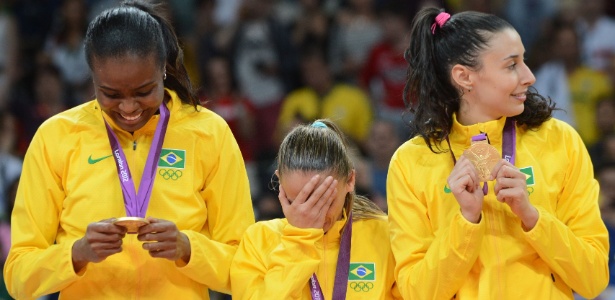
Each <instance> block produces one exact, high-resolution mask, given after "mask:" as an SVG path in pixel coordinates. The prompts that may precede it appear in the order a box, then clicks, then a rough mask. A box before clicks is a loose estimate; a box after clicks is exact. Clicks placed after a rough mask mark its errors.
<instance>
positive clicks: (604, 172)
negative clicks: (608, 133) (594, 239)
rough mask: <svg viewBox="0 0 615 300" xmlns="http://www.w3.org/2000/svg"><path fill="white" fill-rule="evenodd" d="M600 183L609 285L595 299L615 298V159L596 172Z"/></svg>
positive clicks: (606, 299)
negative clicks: (607, 240)
mask: <svg viewBox="0 0 615 300" xmlns="http://www.w3.org/2000/svg"><path fill="white" fill-rule="evenodd" d="M596 176H597V178H598V182H599V183H600V213H601V215H602V220H604V224H606V228H607V229H608V231H609V240H610V245H611V247H610V249H609V270H610V278H609V286H608V288H607V289H606V290H605V291H604V292H603V293H602V294H601V297H600V298H597V299H605V300H608V299H614V298H615V247H613V245H615V160H613V161H611V162H608V163H604V164H603V165H601V166H600V168H599V169H598V172H597V173H596Z"/></svg>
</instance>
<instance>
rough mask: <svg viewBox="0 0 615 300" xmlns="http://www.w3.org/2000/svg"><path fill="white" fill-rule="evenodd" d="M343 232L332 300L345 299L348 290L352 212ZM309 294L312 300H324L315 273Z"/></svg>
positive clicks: (311, 279)
mask: <svg viewBox="0 0 615 300" xmlns="http://www.w3.org/2000/svg"><path fill="white" fill-rule="evenodd" d="M343 230H344V232H343V233H342V238H341V242H340V251H339V253H338V255H337V266H336V269H335V282H334V284H333V299H332V300H344V299H346V290H347V289H348V273H349V272H350V244H351V237H352V212H350V214H349V215H348V221H346V225H344V229H343ZM309 285H310V293H311V294H312V300H324V299H325V296H324V295H323V293H322V289H321V288H320V283H319V282H318V278H316V273H314V274H312V277H310V282H309Z"/></svg>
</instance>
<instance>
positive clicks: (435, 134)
mask: <svg viewBox="0 0 615 300" xmlns="http://www.w3.org/2000/svg"><path fill="white" fill-rule="evenodd" d="M440 12H441V10H439V9H437V8H433V7H428V8H424V9H422V10H421V11H419V12H418V13H417V15H416V16H415V18H414V20H413V23H412V29H411V37H410V45H409V47H408V49H407V50H406V52H405V53H404V56H405V58H406V61H407V62H408V63H409V66H408V76H407V81H406V86H405V90H404V102H405V103H406V106H407V107H408V108H409V110H410V112H411V113H412V114H413V120H412V121H410V128H411V131H412V135H411V136H417V135H420V136H421V137H423V139H424V140H425V142H426V143H427V145H428V146H429V148H430V149H431V151H433V152H435V153H438V152H442V149H441V148H440V144H441V143H440V142H442V141H443V140H444V139H446V137H447V136H448V134H449V133H450V131H451V127H452V125H453V113H455V112H457V111H458V110H459V105H460V99H461V95H462V92H461V91H459V89H458V88H457V87H455V86H454V85H453V83H452V81H451V75H450V71H451V69H452V67H453V66H455V65H457V64H460V65H464V66H467V67H469V68H471V69H473V70H479V69H480V68H481V61H480V55H481V53H482V52H483V51H484V50H485V49H486V48H487V47H488V42H489V40H490V38H492V37H493V35H494V34H495V33H498V32H501V31H503V30H505V29H514V28H513V27H512V25H510V24H509V23H508V22H506V21H505V20H503V19H501V18H499V17H497V16H494V15H491V14H484V13H479V12H472V11H467V12H461V13H458V14H455V15H453V16H451V18H450V19H449V20H448V21H447V22H446V23H445V24H444V25H443V26H441V27H439V26H436V27H435V33H432V24H433V23H434V21H435V18H436V16H437V15H438V14H439V13H440ZM443 62H445V63H443ZM524 105H525V109H524V110H523V113H521V114H519V115H517V116H514V117H512V118H513V119H514V120H516V122H517V125H519V126H524V127H525V128H527V129H534V128H537V127H538V126H540V125H541V124H542V123H543V122H545V121H546V120H548V119H549V118H551V114H552V112H553V110H554V109H556V108H555V104H554V102H553V101H551V99H549V98H545V97H542V96H541V95H539V94H538V93H537V92H536V90H535V89H533V88H530V90H529V91H528V94H527V99H526V101H525V103H524Z"/></svg>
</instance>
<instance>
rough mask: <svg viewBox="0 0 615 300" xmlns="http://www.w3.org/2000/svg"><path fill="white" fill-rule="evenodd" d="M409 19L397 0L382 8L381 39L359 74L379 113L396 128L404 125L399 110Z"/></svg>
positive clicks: (400, 106) (402, 105)
mask: <svg viewBox="0 0 615 300" xmlns="http://www.w3.org/2000/svg"><path fill="white" fill-rule="evenodd" d="M408 19H409V16H408V15H407V12H406V11H405V10H404V6H403V5H402V4H400V3H398V2H392V4H389V5H387V6H385V7H384V8H383V9H382V11H381V14H380V18H379V20H380V24H381V27H382V29H383V39H382V41H380V42H379V43H377V44H376V45H375V46H374V48H372V50H371V51H370V53H369V56H368V58H367V62H366V64H365V67H364V68H363V70H362V72H361V77H360V79H361V80H360V83H361V86H362V87H363V88H365V89H366V90H368V91H370V95H371V99H372V100H373V102H374V103H373V104H374V105H373V107H374V108H375V110H376V114H377V115H378V117H379V118H384V119H388V120H391V121H393V122H395V124H396V126H397V127H398V129H402V128H405V127H404V125H403V123H404V121H403V120H402V114H403V112H404V111H405V104H404V100H403V94H404V85H405V84H406V72H407V68H408V63H407V62H406V60H405V59H404V51H405V50H406V48H407V45H408V44H409V41H408V34H407V33H408V31H409V26H408V25H409V24H408Z"/></svg>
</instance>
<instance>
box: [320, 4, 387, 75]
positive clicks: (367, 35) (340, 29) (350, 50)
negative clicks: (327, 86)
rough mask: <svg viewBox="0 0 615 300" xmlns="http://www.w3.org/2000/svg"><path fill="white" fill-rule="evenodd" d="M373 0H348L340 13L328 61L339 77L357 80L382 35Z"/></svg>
mask: <svg viewBox="0 0 615 300" xmlns="http://www.w3.org/2000/svg"><path fill="white" fill-rule="evenodd" d="M373 1H374V0H349V1H348V2H347V6H346V7H343V8H342V9H340V10H339V12H338V13H337V16H336V18H335V23H334V26H333V28H332V33H331V38H332V40H331V50H330V56H329V63H330V64H331V70H332V71H333V74H334V75H335V77H336V78H337V79H340V80H342V81H346V82H349V83H354V84H357V83H358V81H359V80H358V77H359V74H360V73H361V70H362V69H363V66H364V64H365V62H366V60H367V57H368V55H369V51H370V50H371V49H372V47H374V45H376V43H378V42H379V41H380V39H381V38H382V28H381V27H380V23H379V22H378V15H377V13H376V12H375V9H374V2H373Z"/></svg>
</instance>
